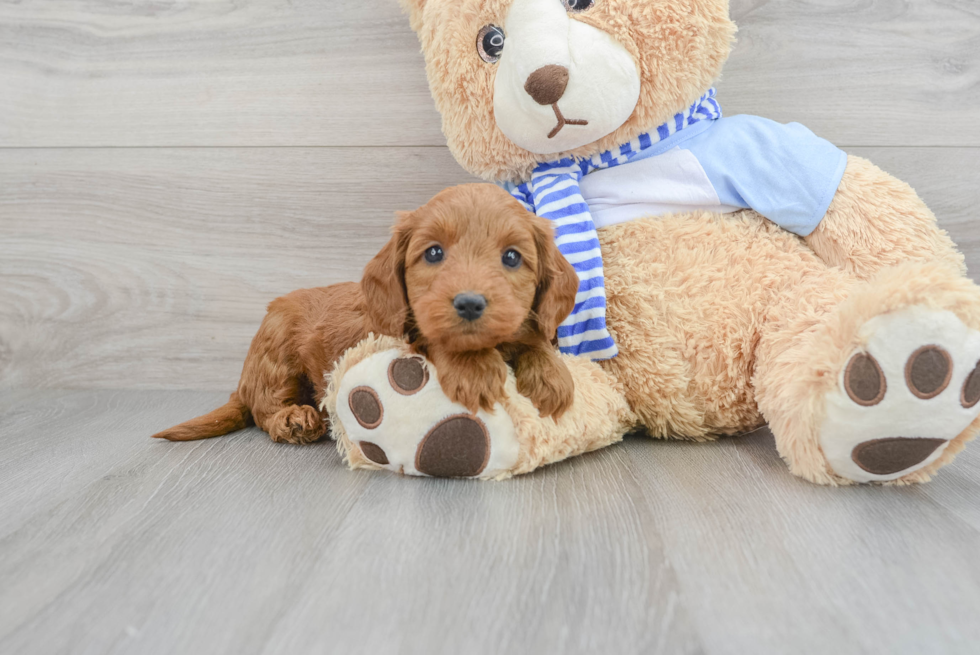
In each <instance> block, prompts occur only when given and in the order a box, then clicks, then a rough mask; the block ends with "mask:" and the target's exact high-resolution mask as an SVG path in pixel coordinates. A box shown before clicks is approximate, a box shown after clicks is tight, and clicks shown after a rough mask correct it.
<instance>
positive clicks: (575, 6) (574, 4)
mask: <svg viewBox="0 0 980 655" xmlns="http://www.w3.org/2000/svg"><path fill="white" fill-rule="evenodd" d="M562 3H563V4H564V5H565V9H567V10H568V11H585V10H586V9H588V8H589V7H591V6H592V5H594V4H595V0H562Z"/></svg>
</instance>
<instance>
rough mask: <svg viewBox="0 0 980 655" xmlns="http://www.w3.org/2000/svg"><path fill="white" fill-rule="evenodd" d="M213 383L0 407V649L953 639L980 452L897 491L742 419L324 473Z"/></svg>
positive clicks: (816, 643) (543, 649)
mask: <svg viewBox="0 0 980 655" xmlns="http://www.w3.org/2000/svg"><path fill="white" fill-rule="evenodd" d="M222 400H223V397H222V396H221V395H220V394H217V393H213V392H211V393H200V392H186V391H185V392H180V391H168V392H159V393H151V392H138V391H125V392H123V391H120V392H107V391H68V392H66V391H34V392H20V393H13V394H11V395H9V396H6V397H5V398H4V400H3V402H2V405H0V432H2V434H3V442H2V457H0V552H2V553H3V557H2V558H0V652H3V653H34V652H37V653H68V652H71V653H92V654H101V653H139V654H155V653H161V654H163V653H236V654H240V653H308V652H337V653H351V652H363V653H396V652H397V653H506V652H513V653H550V652H554V653H645V654H646V653H830V652H833V653H954V652H955V653H971V652H972V653H975V652H977V645H978V644H980V621H978V620H977V612H978V609H980V590H978V589H980V568H978V566H977V553H978V552H980V506H978V503H977V498H978V497H980V449H973V450H969V451H967V452H966V453H964V455H963V456H961V457H960V459H959V460H958V461H957V462H956V464H955V465H954V466H953V467H951V468H949V469H947V470H946V471H945V472H944V474H943V475H942V476H941V477H940V478H938V479H937V480H936V481H935V482H934V483H932V484H929V485H925V486H920V487H916V488H901V489H890V488H888V489H882V488H851V489H828V488H824V487H817V486H814V485H811V484H808V483H806V482H802V481H800V480H798V479H796V478H793V477H792V476H791V475H790V474H789V473H788V472H787V470H786V468H785V466H784V465H783V464H782V462H781V461H780V460H779V458H778V456H777V455H776V452H775V449H774V446H773V443H772V438H771V436H770V435H769V434H768V433H767V432H765V431H760V432H757V433H755V434H753V435H749V436H745V437H742V438H739V439H728V440H724V441H721V442H718V443H715V444H707V445H705V444H700V445H699V444H690V443H678V442H674V443H664V442H657V443H654V442H650V441H649V440H647V439H645V438H630V439H628V440H627V442H626V443H625V444H621V445H620V446H617V447H614V448H610V449H607V450H605V451H600V452H598V453H594V454H590V455H587V456H584V457H580V458H578V459H575V460H572V461H569V462H566V463H563V464H559V465H556V466H553V467H550V468H547V469H543V470H541V471H538V472H536V473H534V474H532V475H530V476H527V477H523V478H519V479H516V480H512V481H508V482H503V483H474V482H467V481H449V480H419V479H410V478H400V477H397V476H394V475H377V474H371V473H365V472H356V473H352V472H350V471H347V470H346V469H345V468H344V467H343V464H342V462H341V461H340V458H339V456H338V455H337V453H336V451H335V450H334V449H333V448H332V445H330V444H329V443H322V444H317V445H313V446H309V447H284V446H279V445H275V444H273V443H272V442H271V441H269V440H268V439H267V438H266V437H265V435H263V434H261V433H260V432H258V431H256V430H249V431H245V432H241V433H238V434H236V435H234V436H230V437H226V438H223V439H214V440H211V441H206V442H199V443H188V444H179V445H173V444H166V443H158V442H153V441H151V440H149V439H146V438H143V437H145V435H147V434H149V433H150V432H152V431H154V430H157V429H159V428H162V427H165V426H168V425H169V424H171V423H173V422H174V421H175V420H177V419H179V418H181V417H183V416H185V415H187V414H188V413H194V412H200V411H204V410H205V409H208V408H209V407H211V406H212V405H214V404H216V403H218V402H220V401H222Z"/></svg>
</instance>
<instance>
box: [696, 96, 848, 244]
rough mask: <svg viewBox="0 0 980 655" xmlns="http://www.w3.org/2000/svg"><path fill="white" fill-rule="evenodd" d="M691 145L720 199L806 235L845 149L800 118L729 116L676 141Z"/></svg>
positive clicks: (821, 210)
mask: <svg viewBox="0 0 980 655" xmlns="http://www.w3.org/2000/svg"><path fill="white" fill-rule="evenodd" d="M680 147H681V148H684V149H686V150H690V151H691V152H692V153H693V154H694V156H695V157H697V158H698V161H699V162H701V166H702V167H703V168H704V171H705V173H706V174H707V176H708V180H709V181H710V182H711V184H712V186H714V187H715V191H716V192H717V193H718V198H719V200H721V202H722V203H723V204H726V205H732V206H734V207H747V208H751V209H754V210H755V211H757V212H759V213H760V214H762V215H763V216H765V217H766V218H768V219H769V220H770V221H772V222H773V223H776V224H777V225H779V226H780V227H782V228H784V229H786V230H788V231H790V232H793V233H794V234H798V235H800V236H807V235H808V234H810V233H811V232H813V230H814V229H816V227H817V225H818V224H819V223H820V221H821V219H823V217H824V215H825V214H826V213H827V209H828V208H829V207H830V202H831V201H832V200H833V199H834V194H835V193H837V187H838V186H840V181H841V178H842V177H843V176H844V169H845V168H846V167H847V154H846V153H844V152H843V151H842V150H840V149H838V148H837V147H836V146H834V145H833V144H832V143H830V142H829V141H827V140H825V139H821V138H820V137H818V136H816V135H815V134H814V133H813V132H811V131H810V130H808V129H807V128H805V127H803V126H802V125H800V124H799V123H789V124H788V125H783V124H781V123H776V122H775V121H771V120H768V119H766V118H760V117H758V116H745V115H741V116H732V117H730V118H722V119H720V120H718V121H716V124H715V125H714V126H713V127H712V129H710V130H707V131H706V132H704V133H702V134H699V135H697V136H696V137H694V138H692V139H690V140H688V141H686V142H685V143H684V144H682V145H681V146H680Z"/></svg>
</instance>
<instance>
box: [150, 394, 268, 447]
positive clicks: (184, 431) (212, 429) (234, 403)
mask: <svg viewBox="0 0 980 655" xmlns="http://www.w3.org/2000/svg"><path fill="white" fill-rule="evenodd" d="M250 425H254V422H253V420H252V412H251V411H249V409H248V407H246V406H245V403H243V402H242V400H241V398H239V397H238V393H237V392H235V393H233V394H231V398H229V399H228V402H227V403H225V404H224V405H222V406H221V407H219V408H218V409H216V410H214V411H213V412H210V413H208V414H205V415H204V416H198V417H197V418H192V419H191V420H189V421H186V422H184V423H181V424H180V425H175V426H174V427H172V428H170V429H169V430H164V431H163V432H157V433H156V434H155V435H153V438H154V439H169V440H170V441H195V440H196V439H210V438H211V437H220V436H222V435H225V434H228V433H229V432H234V431H235V430H241V429H242V428H246V427H248V426H250Z"/></svg>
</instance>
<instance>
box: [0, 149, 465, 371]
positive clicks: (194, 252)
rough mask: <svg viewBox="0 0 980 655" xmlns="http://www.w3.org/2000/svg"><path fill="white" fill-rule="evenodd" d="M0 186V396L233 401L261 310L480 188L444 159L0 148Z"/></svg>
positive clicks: (339, 274) (325, 152)
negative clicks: (405, 214)
mask: <svg viewBox="0 0 980 655" xmlns="http://www.w3.org/2000/svg"><path fill="white" fill-rule="evenodd" d="M0 179H3V180H4V184H2V185H0V216H3V217H4V218H3V220H0V253H2V254H0V279H2V280H3V284H2V285H0V386H28V387H75V388H79V387H81V388H88V387H102V388H106V387H109V388H125V387H133V386H135V387H142V388H156V387H176V388H187V387H200V388H211V389H228V390H231V389H234V387H235V385H236V383H237V379H238V375H239V373H240V372H241V363H242V359H243V357H244V354H245V352H246V350H247V347H248V343H249V342H250V341H251V338H252V336H253V335H254V333H255V330H256V329H257V327H258V324H259V322H260V321H261V319H262V317H263V315H264V313H265V306H266V304H268V302H269V301H271V300H272V299H273V298H275V297H277V296H280V295H282V294H284V293H287V292H289V291H291V290H293V289H297V288H302V287H310V286H319V285H326V284H333V283H335V282H340V281H344V280H356V279H359V278H360V274H361V269H362V268H363V266H364V264H366V263H367V261H368V260H369V259H370V258H371V257H372V256H373V255H374V254H375V253H377V251H378V250H379V249H380V248H381V246H382V245H383V244H384V242H385V241H386V239H387V234H388V230H389V228H390V225H391V224H392V222H393V220H394V211H395V210H397V209H414V208H415V207H418V206H419V205H421V204H423V203H424V202H425V201H427V200H428V199H429V197H431V196H432V195H434V194H435V193H436V192H438V191H439V190H441V189H442V188H444V187H446V186H449V185H452V184H455V183H458V182H464V181H472V180H471V178H470V177H469V176H468V175H467V174H466V173H464V172H463V171H462V170H461V169H460V168H459V167H458V166H457V164H456V163H455V162H454V161H453V160H452V158H451V157H450V156H449V154H448V151H447V150H446V149H445V148H418V149H396V150H393V151H388V150H382V149H379V148H365V149H318V148H310V149H226V150H215V149H146V150H139V149H125V150H105V149H96V150H85V149H82V150H74V149H68V150H6V151H4V150H0ZM44 362H47V363H44Z"/></svg>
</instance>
